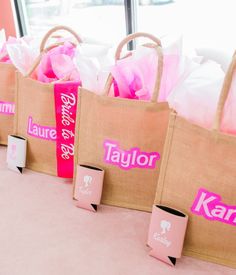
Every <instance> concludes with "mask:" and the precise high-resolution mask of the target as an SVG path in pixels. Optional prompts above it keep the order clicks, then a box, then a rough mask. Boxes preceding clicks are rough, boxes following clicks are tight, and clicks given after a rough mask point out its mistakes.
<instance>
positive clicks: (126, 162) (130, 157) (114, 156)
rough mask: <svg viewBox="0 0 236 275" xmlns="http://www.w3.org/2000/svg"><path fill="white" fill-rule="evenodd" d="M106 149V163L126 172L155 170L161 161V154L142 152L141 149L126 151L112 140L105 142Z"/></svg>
mask: <svg viewBox="0 0 236 275" xmlns="http://www.w3.org/2000/svg"><path fill="white" fill-rule="evenodd" d="M104 149H105V155H104V161H105V162H106V163H109V164H112V165H117V166H119V167H120V168H121V169H125V170H128V169H131V168H147V169H154V168H155V166H156V162H157V161H158V160H159V159H160V154H159V153H157V152H151V153H146V152H140V149H139V148H131V149H130V150H129V151H125V150H122V149H120V147H119V144H118V143H117V142H114V141H111V140H105V141H104Z"/></svg>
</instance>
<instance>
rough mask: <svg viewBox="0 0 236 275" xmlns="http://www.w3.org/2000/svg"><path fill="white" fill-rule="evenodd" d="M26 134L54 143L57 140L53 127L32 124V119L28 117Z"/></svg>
mask: <svg viewBox="0 0 236 275" xmlns="http://www.w3.org/2000/svg"><path fill="white" fill-rule="evenodd" d="M27 133H28V135H30V136H33V137H36V138H40V139H46V140H52V141H55V140H56V138H57V131H56V129H55V128H54V127H49V126H42V125H39V124H37V123H34V121H33V118H32V117H31V116H29V118H28V128H27Z"/></svg>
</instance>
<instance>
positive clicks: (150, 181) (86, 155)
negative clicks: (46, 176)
mask: <svg viewBox="0 0 236 275" xmlns="http://www.w3.org/2000/svg"><path fill="white" fill-rule="evenodd" d="M136 37H146V38H150V39H151V40H152V41H153V42H154V43H155V48H156V49H157V52H158V54H159V58H158V63H159V65H158V70H157V78H156V83H155V88H154V92H153V95H152V98H151V101H150V102H148V101H139V100H130V99H125V98H115V97H109V96H108V93H109V90H110V87H111V83H112V79H111V77H109V80H108V81H107V85H106V87H105V91H104V94H103V95H97V94H94V93H92V92H90V91H87V90H85V89H83V88H80V91H79V99H78V104H79V107H78V108H77V110H78V113H79V117H78V118H77V119H78V120H77V126H76V135H77V137H76V143H75V158H77V159H75V174H74V177H76V168H77V164H78V163H79V164H85V165H95V166H99V167H101V168H103V169H104V170H105V180H104V188H103V195H102V203H104V204H109V205H115V206H121V207H127V208H133V209H139V210H146V211H151V207H152V205H153V202H154V198H155V190H156V184H157V179H158V175H159V169H160V159H161V158H162V150H163V146H164V140H165V136H166V130H167V124H168V114H169V108H168V104H167V103H166V102H163V103H158V102H157V98H158V93H159V88H160V81H161V75H162V69H163V57H162V54H161V52H162V51H161V47H160V41H159V40H158V39H157V38H155V37H154V36H152V35H149V34H146V33H137V34H134V35H130V36H128V37H127V38H126V39H124V40H123V41H122V42H121V43H120V44H119V46H118V48H117V51H116V60H117V59H119V58H120V53H121V50H122V48H123V46H124V45H125V44H127V43H128V42H129V41H131V40H133V39H134V38H136Z"/></svg>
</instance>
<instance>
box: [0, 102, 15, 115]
mask: <svg viewBox="0 0 236 275" xmlns="http://www.w3.org/2000/svg"><path fill="white" fill-rule="evenodd" d="M14 113H15V104H14V103H12V102H4V101H0V114H4V115H13V114H14Z"/></svg>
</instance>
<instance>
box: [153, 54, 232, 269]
mask: <svg viewBox="0 0 236 275" xmlns="http://www.w3.org/2000/svg"><path fill="white" fill-rule="evenodd" d="M235 66H236V57H235V56H234V58H233V61H232V63H231V65H230V68H229V70H228V72H227V75H226V78H225V81H224V85H223V89H222V92H221V96H220V99H219V102H218V107H217V112H216V115H215V120H214V126H213V129H212V130H207V129H205V128H202V127H200V126H197V125H194V124H192V123H190V122H189V121H187V120H185V119H184V118H182V117H180V116H178V114H176V113H175V112H173V113H172V114H171V115H170V121H169V127H168V133H167V138H166V143H165V150H164V155H163V160H162V165H161V172H160V177H159V182H158V186H157V194H156V199H155V203H156V204H164V205H167V206H170V207H174V208H178V209H180V210H181V211H183V212H185V213H188V215H189V225H188V229H187V235H186V241H185V247H184V253H185V254H186V255H189V256H194V257H197V258H201V259H204V260H207V261H211V262H215V263H220V264H224V265H228V266H231V267H236V231H235V230H236V227H235V226H236V184H235V180H236V136H233V135H230V134H225V133H222V132H220V125H221V120H222V114H223V109H224V105H225V102H226V99H227V97H228V94H229V90H230V85H231V81H232V78H233V74H234V72H235ZM193 111H195V112H197V110H193Z"/></svg>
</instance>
